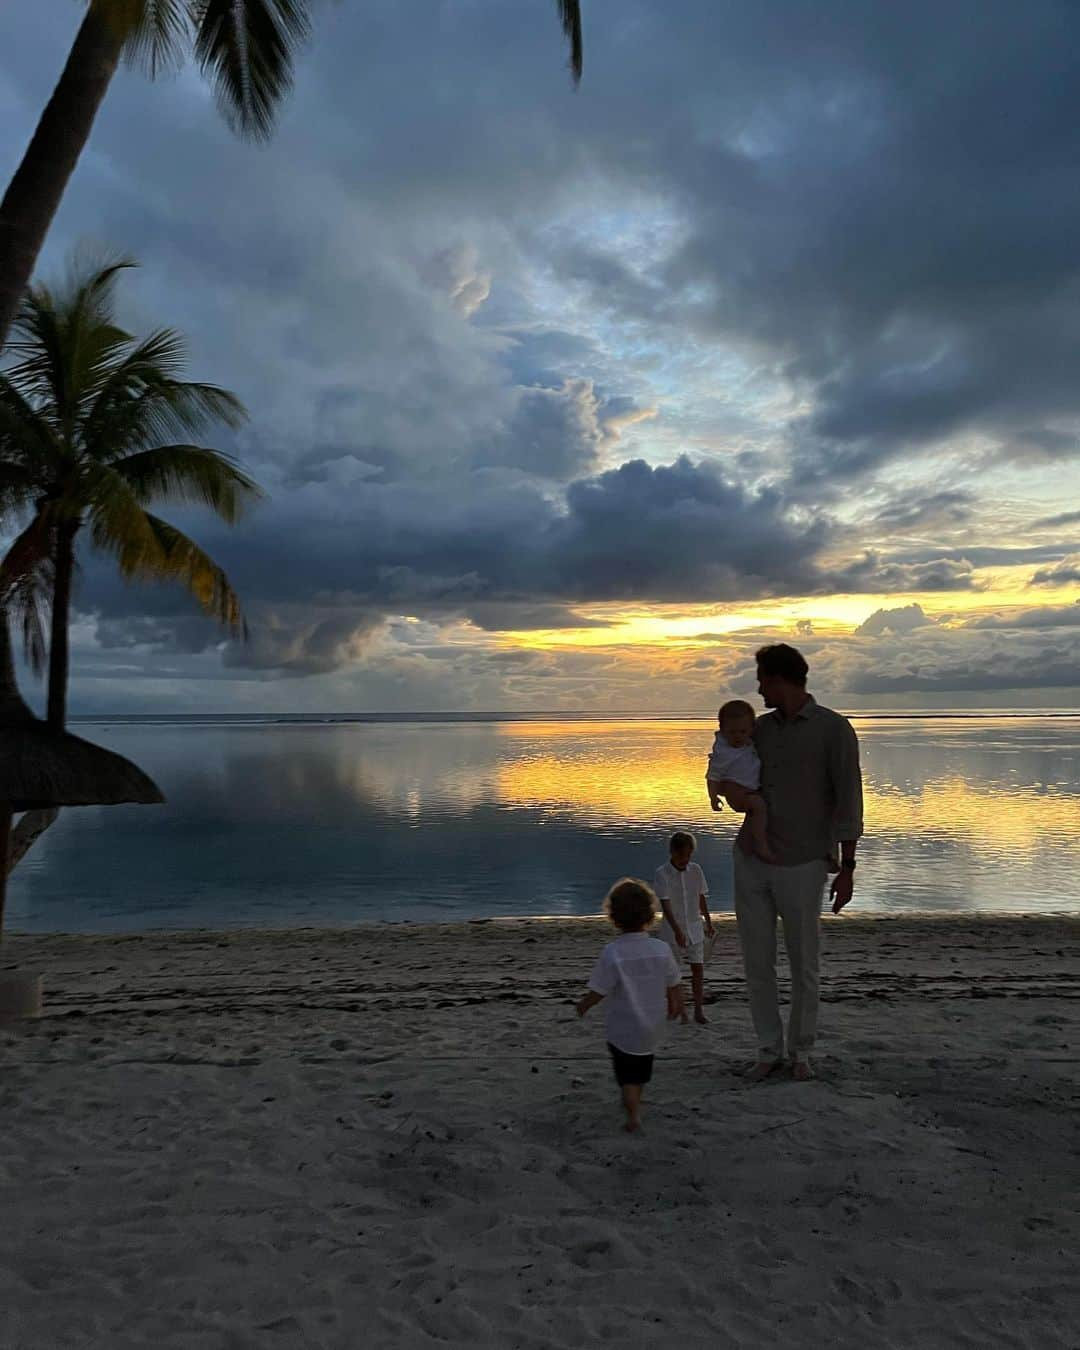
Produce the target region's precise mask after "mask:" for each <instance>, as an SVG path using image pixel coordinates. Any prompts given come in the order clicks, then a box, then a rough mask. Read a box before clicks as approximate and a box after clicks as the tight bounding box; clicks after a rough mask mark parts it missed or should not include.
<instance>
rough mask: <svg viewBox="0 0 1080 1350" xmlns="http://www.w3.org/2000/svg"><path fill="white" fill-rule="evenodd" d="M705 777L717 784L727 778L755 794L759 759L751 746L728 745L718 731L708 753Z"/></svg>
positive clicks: (759, 774) (758, 782)
mask: <svg viewBox="0 0 1080 1350" xmlns="http://www.w3.org/2000/svg"><path fill="white" fill-rule="evenodd" d="M705 776H706V778H711V779H713V780H714V781H715V782H717V783H719V782H722V781H723V779H725V778H728V779H730V780H731V782H733V783H738V784H739V786H740V787H744V788H749V790H750V791H751V792H756V791H757V790H758V788H759V787H761V759H760V757H759V755H758V752H757V751H756V750H755V749H754V747H753V746H752V745H739V746H734V745H728V743H727V741H725V740H724V733H723V732H722V731H718V732H717V733H716V739H715V740H714V741H713V747H712V750H710V752H709V767H708V769H707V770H706V771H705Z"/></svg>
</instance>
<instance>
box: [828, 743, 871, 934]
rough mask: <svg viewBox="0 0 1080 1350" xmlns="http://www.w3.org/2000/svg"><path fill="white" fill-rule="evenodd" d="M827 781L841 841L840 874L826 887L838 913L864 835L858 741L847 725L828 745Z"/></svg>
mask: <svg viewBox="0 0 1080 1350" xmlns="http://www.w3.org/2000/svg"><path fill="white" fill-rule="evenodd" d="M829 779H830V782H831V785H832V790H833V800H834V801H835V802H836V817H835V821H834V829H835V832H836V836H837V837H839V839H840V871H839V872H837V874H836V876H834V877H833V880H832V885H831V886H830V887H829V895H830V897H831V898H832V902H833V904H832V910H833V913H834V914H839V913H840V911H841V910H842V909H843V908H844V906H845V905H848V904H850V903H851V898H852V896H853V894H854V892H855V848H856V845H857V843H858V841H859V839H860V838H861V837H862V832H863V791H862V771H861V769H860V768H859V738H858V737H857V736H856V735H855V729H854V727H853V726H852V725H851V723H850V722H848V721H846V720H845V721H844V722H843V723H841V724H840V725H839V727H838V728H837V731H836V734H835V735H834V736H833V737H832V739H831V741H830V744H829Z"/></svg>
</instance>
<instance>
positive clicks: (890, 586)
mask: <svg viewBox="0 0 1080 1350" xmlns="http://www.w3.org/2000/svg"><path fill="white" fill-rule="evenodd" d="M830 579H831V581H832V585H833V588H834V589H835V590H837V591H871V592H873V591H968V590H975V589H977V583H976V580H975V569H974V567H973V566H972V563H971V560H970V559H969V558H966V557H961V558H948V557H941V558H928V559H927V560H926V561H924V562H900V561H896V560H893V559H890V558H887V557H883V556H882V555H881V554H880V553H878V552H877V551H876V550H874V549H868V550H867V551H866V553H864V554H863V556H862V557H861V558H859V559H858V560H857V561H855V562H852V563H849V564H848V565H847V566H846V567H844V568H841V569H838V570H837V571H835V572H833V573H832V574H831V578H830Z"/></svg>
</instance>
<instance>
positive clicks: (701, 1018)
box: [694, 1008, 709, 1027]
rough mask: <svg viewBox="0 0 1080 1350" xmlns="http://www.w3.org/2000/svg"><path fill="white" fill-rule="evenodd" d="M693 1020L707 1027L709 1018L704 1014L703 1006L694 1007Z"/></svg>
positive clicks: (700, 1025)
mask: <svg viewBox="0 0 1080 1350" xmlns="http://www.w3.org/2000/svg"><path fill="white" fill-rule="evenodd" d="M694 1021H695V1022H696V1023H697V1024H698V1026H699V1027H707V1026H708V1025H709V1019H708V1018H707V1017H706V1016H705V1010H704V1009H703V1008H695V1009H694Z"/></svg>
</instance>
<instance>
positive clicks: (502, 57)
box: [0, 0, 1080, 714]
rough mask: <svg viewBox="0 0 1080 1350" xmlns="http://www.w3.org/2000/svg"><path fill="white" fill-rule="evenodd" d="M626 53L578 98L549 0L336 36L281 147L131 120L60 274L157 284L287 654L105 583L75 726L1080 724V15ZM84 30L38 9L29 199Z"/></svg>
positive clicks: (699, 28) (871, 25)
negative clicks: (855, 716) (271, 717)
mask: <svg viewBox="0 0 1080 1350" xmlns="http://www.w3.org/2000/svg"><path fill="white" fill-rule="evenodd" d="M583 9H584V23H585V72H584V77H583V79H582V81H581V84H580V87H578V88H576V89H575V88H574V87H573V84H572V81H571V79H570V76H569V73H568V71H567V68H566V53H565V50H564V47H563V43H562V38H561V34H560V32H559V27H558V23H557V20H556V16H555V7H554V5H552V4H550V3H548V0H409V4H408V5H403V4H401V3H400V0H363V3H361V0H341V3H340V4H336V5H332V4H328V3H327V4H321V3H319V4H316V5H315V7H314V10H315V13H314V36H313V40H312V42H311V44H310V45H309V46H308V48H306V49H305V51H304V52H303V53H302V55H301V57H300V59H299V64H298V70H297V80H296V88H295V90H294V92H293V94H292V96H291V97H290V99H289V101H288V103H287V104H286V105H285V107H284V108H283V110H282V114H281V117H280V122H279V125H278V128H277V132H276V134H275V136H274V138H273V140H272V141H271V142H270V143H269V144H268V145H266V146H255V145H251V144H248V143H244V142H241V141H239V140H237V139H235V138H234V137H233V136H232V135H231V134H230V132H229V130H228V128H227V126H226V125H225V123H224V121H223V120H222V118H221V117H220V116H219V114H218V112H217V110H216V108H215V105H214V102H213V98H212V95H211V94H210V92H209V91H208V90H207V88H206V87H205V86H204V84H203V83H202V81H201V80H200V78H199V76H198V73H197V71H195V70H193V69H192V68H190V67H189V68H186V69H184V70H181V71H180V72H178V73H176V74H174V75H171V76H169V77H167V78H162V79H159V80H158V81H157V82H156V83H150V82H148V81H147V80H146V79H145V78H144V76H143V75H142V74H141V73H139V72H138V71H127V70H125V71H124V72H123V73H122V74H121V75H120V76H118V78H117V80H116V81H115V82H114V85H113V87H112V89H111V90H110V93H109V95H108V99H107V102H106V104H105V106H104V108H103V110H102V113H101V115H100V117H99V119H98V122H97V125H96V126H95V129H94V133H93V136H92V139H91V142H90V146H89V147H88V149H87V151H86V153H85V154H84V156H83V158H82V161H81V163H80V164H79V167H78V169H77V170H76V173H75V176H74V178H73V180H72V183H71V185H70V187H69V190H68V193H67V195H66V197H65V200H64V203H63V205H62V208H61V211H60V213H59V215H58V217H57V220H56V222H55V225H54V228H53V231H52V234H51V236H50V240H49V243H48V246H47V249H46V254H45V256H44V258H43V259H42V265H41V275H43V276H50V275H56V274H57V273H58V272H59V271H60V270H61V269H62V268H63V265H64V262H65V259H66V258H67V256H68V255H69V253H70V252H71V250H72V249H73V248H75V247H76V246H80V245H81V246H84V247H85V246H90V247H101V248H111V249H114V250H117V249H118V250H121V251H123V252H126V253H130V254H131V255H133V256H134V257H135V258H136V259H138V261H139V263H140V268H139V270H138V271H137V272H135V273H133V274H129V276H128V278H127V279H126V280H125V282H124V285H123V291H122V294H121V313H122V317H123V319H124V322H125V323H126V324H127V325H128V326H129V327H130V328H131V329H132V330H133V331H137V332H144V331H147V330H149V329H151V328H153V327H156V326H159V325H162V324H167V325H171V326H175V327H177V328H179V329H181V330H182V331H183V332H184V334H185V335H186V337H187V339H188V342H189V351H190V367H189V369H190V374H191V377H192V378H197V379H204V380H211V381H213V382H215V383H218V384H221V385H223V386H225V387H227V388H229V389H232V390H233V391H235V392H236V393H237V394H238V395H239V396H240V397H241V398H242V399H243V401H244V403H245V404H246V405H247V407H248V409H249V412H250V419H249V421H248V423H247V424H246V426H245V427H244V428H243V429H242V430H240V431H239V432H238V433H232V432H223V433H222V434H221V435H220V436H218V437H216V438H214V439H213V440H212V441H211V443H212V444H215V445H216V446H217V447H218V448H220V449H223V450H227V451H229V452H230V453H232V454H235V455H238V456H239V457H240V458H241V459H242V461H243V463H244V466H245V467H246V468H247V470H248V471H249V472H250V473H251V474H252V475H253V476H254V477H255V478H256V479H257V480H258V481H259V482H260V483H261V484H262V485H263V487H264V488H265V489H266V492H267V499H266V500H265V501H264V502H263V503H261V504H260V505H259V506H258V507H257V508H256V509H254V510H253V511H252V512H251V513H250V514H249V515H248V516H247V517H246V518H245V519H244V520H243V521H242V522H241V524H240V525H239V526H237V527H235V528H231V529H230V528H227V527H225V526H223V525H222V524H221V523H220V522H217V521H216V520H214V519H213V518H210V517H208V516H207V515H206V514H205V513H200V512H199V511H196V510H193V509H189V508H169V510H168V511H163V512H162V513H163V514H166V515H169V518H171V519H174V520H175V521H176V522H177V523H179V524H181V525H182V526H183V527H184V528H185V529H187V530H189V531H190V532H191V533H192V534H193V535H194V536H195V537H196V538H197V539H198V541H199V542H200V543H201V544H202V545H203V546H204V547H205V548H207V549H208V550H209V551H210V552H211V553H212V554H213V556H214V557H215V558H217V559H218V560H219V561H220V562H221V563H222V564H223V565H224V566H225V568H226V570H227V572H228V573H229V576H230V577H231V579H232V580H233V582H234V584H235V586H236V588H237V589H238V591H239V592H240V595H241V599H242V601H243V604H244V607H245V611H246V613H247V616H248V620H249V624H250V637H249V640H248V641H247V642H246V643H242V642H237V641H232V640H228V639H227V638H225V637H224V636H223V635H222V633H221V632H220V631H219V630H216V629H215V628H214V627H213V625H212V624H210V623H209V622H208V621H206V620H205V619H203V618H201V617H200V616H199V615H198V613H197V611H196V609H195V607H194V606H193V603H192V602H191V600H190V599H189V598H187V597H186V596H185V595H184V594H183V593H182V592H179V591H176V590H173V589H169V588H164V587H155V588H147V587H145V586H139V587H132V586H129V585H127V584H125V583H123V582H122V581H121V580H120V579H119V578H118V577H116V576H115V574H114V573H113V571H112V570H111V565H110V563H109V562H108V560H107V559H103V558H101V557H95V556H94V555H92V554H90V553H86V554H84V556H83V557H82V559H81V562H82V573H81V579H80V586H79V591H78V594H77V597H76V615H75V620H74V624H73V629H72V689H71V706H72V711H73V712H75V713H93V714H97V713H120V712H129V713H154V712H160V713H201V712H205V713H209V712H232V711H237V712H241V711H243V712H263V711H265V712H311V713H327V714H330V713H349V712H367V711H384V712H392V711H408V710H463V711H469V710H492V711H494V710H538V711H559V710H578V709H581V710H593V711H598V712H635V711H640V712H649V713H663V712H677V713H683V712H697V711H700V712H702V713H708V712H711V711H712V710H713V709H715V706H716V705H717V703H718V702H719V701H721V700H722V699H724V698H726V697H729V696H737V695H742V696H745V695H746V694H748V693H751V692H752V691H753V688H754V680H753V672H754V661H753V656H754V652H755V650H756V649H757V648H758V647H759V646H761V645H763V644H765V643H768V642H775V641H788V642H792V643H794V644H796V645H797V646H799V648H800V649H801V650H802V651H803V652H804V654H805V655H806V657H807V659H808V660H809V662H810V667H811V675H810V687H811V688H812V689H813V690H814V691H815V692H816V693H817V694H818V696H819V697H820V698H822V699H823V700H824V701H827V702H830V703H832V704H833V705H834V706H837V707H840V708H844V709H847V710H858V709H869V708H880V709H888V708H930V709H933V708H993V707H1009V708H1027V707H1031V708H1038V707H1077V706H1080V457H1078V447H1080V9H1077V7H1076V6H1075V5H1074V4H1073V3H1071V2H1070V0H1060V2H1059V3H1051V2H1050V0H1030V3H1028V4H1025V5H1017V4H1015V3H1013V0H971V3H968V2H967V0H933V3H923V2H922V0H911V3H908V4H905V5H902V6H900V5H886V4H877V5H868V4H866V3H865V0H818V3H815V4H813V5H809V4H806V3H805V0H770V3H768V4H760V5H747V4H745V3H742V2H741V0H739V2H734V0H733V2H730V3H729V2H728V0H681V3H680V4H678V5H663V4H660V3H658V2H657V0H584V3H583ZM78 18H79V9H78V7H77V6H75V5H71V4H49V5H42V4H39V3H34V2H33V0H15V3H13V4H9V5H6V6H4V8H3V10H2V11H0V53H2V55H0V173H2V174H3V175H4V177H5V180H6V178H7V177H8V176H10V173H11V171H13V169H14V167H15V165H16V164H17V162H18V159H19V157H20V156H21V154H22V151H23V149H24V147H25V144H26V141H27V140H28V138H29V136H30V134H31V132H32V129H33V126H34V123H35V121H36V118H37V116H38V115H39V113H40V110H41V108H42V107H43V106H44V103H45V101H46V100H47V98H48V96H49V93H50V91H51V88H52V86H53V84H54V83H55V80H56V77H57V75H58V73H59V71H60V69H61V67H62V64H63V61H64V59H65V56H66V53H67V49H68V47H69V45H70V42H71V39H72V37H73V35H74V31H75V28H76V25H77V22H78ZM170 512H171V514H170ZM23 684H24V689H25V692H26V693H27V695H28V697H29V698H30V699H31V701H34V702H37V701H39V700H40V697H41V690H40V686H39V685H37V684H35V682H34V681H33V679H32V677H31V676H30V675H29V674H28V673H26V672H24V675H23Z"/></svg>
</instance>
